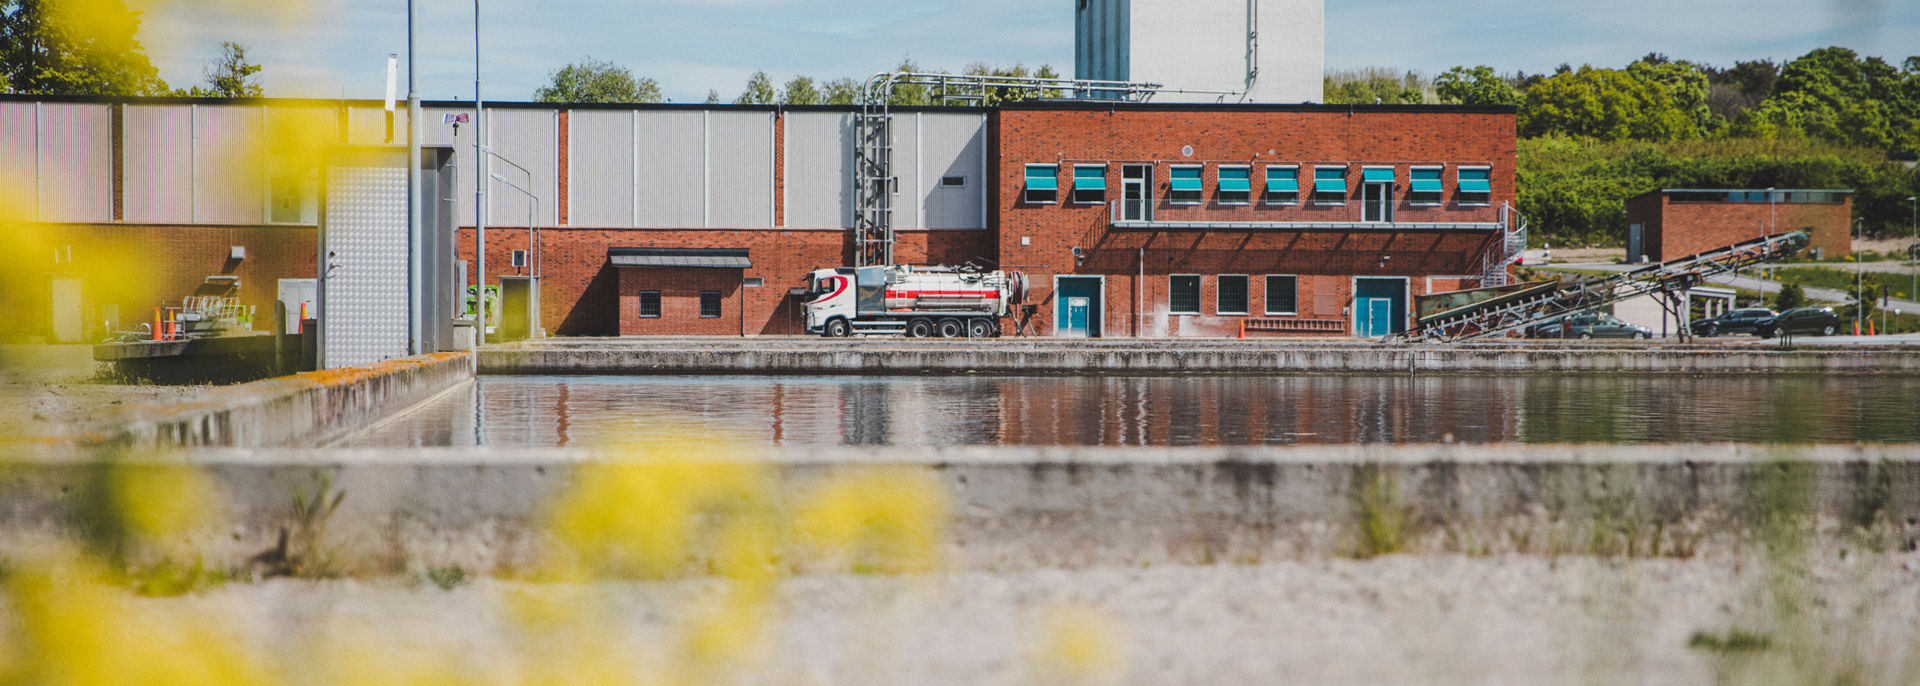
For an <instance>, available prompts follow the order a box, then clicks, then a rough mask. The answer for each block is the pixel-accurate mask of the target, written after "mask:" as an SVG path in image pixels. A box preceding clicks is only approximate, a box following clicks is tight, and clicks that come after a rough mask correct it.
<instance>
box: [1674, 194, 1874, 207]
mask: <svg viewBox="0 0 1920 686" xmlns="http://www.w3.org/2000/svg"><path fill="white" fill-rule="evenodd" d="M1847 195H1848V194H1847V193H1846V192H1844V191H1672V192H1670V193H1668V194H1667V197H1668V198H1670V199H1672V200H1673V201H1674V202H1756V203H1757V202H1781V203H1808V204H1816V203H1817V204H1824V205H1837V204H1840V203H1842V202H1845V201H1846V199H1847V198H1846V196H1847Z"/></svg>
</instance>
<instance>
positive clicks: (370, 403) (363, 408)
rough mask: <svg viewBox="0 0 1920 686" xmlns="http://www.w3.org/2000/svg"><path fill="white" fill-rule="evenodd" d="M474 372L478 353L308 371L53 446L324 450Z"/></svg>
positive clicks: (136, 411) (112, 424) (125, 417)
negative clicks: (316, 447) (313, 448)
mask: <svg viewBox="0 0 1920 686" xmlns="http://www.w3.org/2000/svg"><path fill="white" fill-rule="evenodd" d="M473 374H474V359H473V355H472V354H471V353H464V352H456V353H434V354H430V355H420V356H417V357H408V358H402V359H398V360H389V361H387V362H382V363H379V364H375V365H370V366H366V367H349V368H345V369H329V370H323V371H317V372H304V373H301V374H295V375H293V376H283V377H278V378H273V379H265V380H262V381H255V382H252V383H245V384H240V385H237V386H225V387H220V388H214V389H211V390H208V391H207V392H206V393H204V394H201V395H200V396H198V397H196V398H194V399H192V400H189V401H184V402H175V403H167V404H145V405H133V406H128V407H124V408H121V409H120V410H118V411H116V412H115V413H113V415H111V416H110V417H109V418H107V419H105V420H102V421H101V422H100V423H98V424H96V425H94V427H93V428H92V429H90V430H89V431H87V432H85V433H82V434H79V435H74V436H69V437H64V438H61V439H58V440H56V441H53V442H55V443H66V444H72V445H80V446H92V445H115V446H128V447H138V448H177V447H191V446H225V447H255V448H264V447H278V446H315V445H322V444H325V443H326V442H328V441H331V440H333V439H336V438H340V437H341V436H345V435H348V434H350V433H353V432H355V431H359V430H361V429H364V428H366V426H368V425H370V424H371V423H373V422H376V421H378V420H380V419H382V418H385V417H389V416H392V415H396V414H399V413H401V412H404V411H406V410H408V409H410V408H412V407H414V406H415V405H418V404H420V403H422V402H425V401H426V400H428V399H431V398H432V397H434V396H435V395H438V394H439V393H441V392H442V391H445V390H447V389H449V388H452V387H454V386H455V385H457V384H460V383H462V382H465V381H468V380H470V379H472V378H473Z"/></svg>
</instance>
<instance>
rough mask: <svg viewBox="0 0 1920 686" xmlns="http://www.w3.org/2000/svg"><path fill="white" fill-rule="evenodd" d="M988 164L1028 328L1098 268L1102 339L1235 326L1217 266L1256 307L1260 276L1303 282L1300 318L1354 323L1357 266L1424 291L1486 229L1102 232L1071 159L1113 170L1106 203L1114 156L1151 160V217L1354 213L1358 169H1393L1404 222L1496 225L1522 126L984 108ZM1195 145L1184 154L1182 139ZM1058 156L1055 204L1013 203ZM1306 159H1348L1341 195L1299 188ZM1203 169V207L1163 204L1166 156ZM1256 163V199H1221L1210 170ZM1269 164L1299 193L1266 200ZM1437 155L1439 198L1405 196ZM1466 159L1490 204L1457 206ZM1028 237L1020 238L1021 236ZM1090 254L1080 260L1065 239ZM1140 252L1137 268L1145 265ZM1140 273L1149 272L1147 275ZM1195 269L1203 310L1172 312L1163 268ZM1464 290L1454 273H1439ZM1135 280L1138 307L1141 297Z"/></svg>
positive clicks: (1335, 218)
mask: <svg viewBox="0 0 1920 686" xmlns="http://www.w3.org/2000/svg"><path fill="white" fill-rule="evenodd" d="M992 121H993V123H992V124H991V125H992V126H993V127H994V135H993V137H992V140H993V141H994V143H995V144H996V145H995V150H994V151H993V153H992V154H993V155H994V156H995V158H996V159H997V160H998V161H999V166H998V171H997V173H996V174H994V179H993V182H994V191H993V192H994V197H995V198H996V214H997V220H998V221H997V222H996V224H995V229H996V231H997V233H998V235H999V236H1000V239H999V260H1000V263H1001V264H1002V265H1003V266H1005V267H1006V268H1009V269H1019V270H1022V271H1025V272H1027V273H1028V276H1029V278H1030V279H1031V281H1032V283H1033V286H1034V288H1033V290H1034V296H1033V297H1030V298H1029V299H1028V302H1029V303H1030V304H1034V305H1037V306H1038V307H1039V309H1038V313H1037V314H1036V316H1035V317H1034V319H1033V323H1032V326H1030V327H1029V329H1028V330H1029V331H1030V332H1031V333H1034V334H1038V335H1049V334H1050V333H1051V332H1052V328H1053V326H1052V323H1053V308H1052V302H1051V299H1052V297H1053V277H1054V276H1055V275H1075V274H1079V275H1096V274H1097V275H1105V276H1106V291H1105V297H1104V304H1105V306H1104V308H1103V311H1104V322H1103V324H1104V327H1103V328H1104V333H1105V335H1109V336H1113V335H1136V334H1137V335H1142V336H1162V335H1165V336H1183V335H1192V336H1226V335H1233V334H1236V333H1238V330H1239V326H1240V321H1241V320H1242V319H1244V317H1242V316H1222V315H1217V314H1214V313H1213V312H1214V309H1215V308H1214V304H1215V302H1216V300H1215V298H1216V295H1217V288H1216V287H1217V283H1218V280H1217V279H1216V278H1215V276H1216V275H1218V274H1246V275H1249V276H1250V277H1251V278H1250V279H1249V282H1250V287H1249V291H1250V293H1249V306H1248V309H1249V311H1250V312H1251V313H1253V314H1252V315H1251V316H1262V315H1261V314H1260V313H1261V312H1263V308H1264V306H1265V301H1264V297H1263V296H1264V292H1263V291H1264V288H1263V287H1262V286H1263V285H1264V280H1263V279H1262V278H1261V276H1263V275H1265V274H1295V275H1300V276H1301V278H1300V279H1299V295H1298V301H1299V312H1300V314H1299V315H1298V316H1300V317H1302V318H1310V319H1348V320H1350V315H1348V314H1347V313H1346V312H1345V311H1344V310H1345V309H1346V308H1348V307H1349V306H1350V305H1351V298H1352V283H1353V281H1352V280H1353V277H1355V276H1408V277H1415V278H1412V280H1411V283H1412V286H1411V288H1412V290H1413V291H1414V293H1416V294H1418V293H1424V292H1426V289H1427V288H1428V280H1427V279H1426V278H1425V277H1428V276H1459V275H1470V274H1474V273H1476V272H1477V271H1478V269H1479V262H1480V256H1481V254H1482V253H1483V252H1484V251H1485V250H1486V249H1488V248H1489V247H1491V245H1492V243H1491V241H1492V239H1493V237H1494V234H1493V232H1489V231H1461V230H1447V231H1433V230H1429V231H1413V230H1406V231H1376V230H1353V231H1334V230H1275V229H1219V228H1208V229H1178V230H1169V229H1155V230H1141V229H1109V228H1108V222H1109V216H1108V214H1109V211H1108V209H1107V206H1106V205H1077V204H1074V203H1072V202H1071V198H1070V190H1069V186H1070V181H1071V174H1072V171H1071V165H1073V164H1075V163H1082V164H1086V163H1103V164H1106V165H1107V166H1108V173H1107V183H1108V192H1107V199H1108V200H1109V201H1112V200H1115V199H1118V198H1119V197H1120V168H1121V166H1122V165H1123V164H1141V163H1152V164H1154V165H1155V169H1154V179H1153V181H1154V186H1155V188H1154V192H1153V195H1154V198H1155V199H1156V203H1157V204H1156V207H1155V209H1154V218H1155V219H1156V220H1159V221H1233V222H1240V221H1272V222H1354V221H1359V220H1360V219H1361V217H1362V214H1361V212H1362V208H1361V205H1360V195H1359V194H1360V183H1359V179H1360V173H1361V171H1360V170H1361V166H1362V165H1369V166H1372V165H1380V166H1384V165H1392V166H1394V167H1395V170H1396V179H1397V184H1396V189H1395V196H1396V197H1395V203H1396V207H1395V217H1394V219H1395V220H1396V221H1399V222H1423V221H1428V222H1494V221H1497V220H1498V218H1499V206H1500V205H1501V204H1502V203H1504V202H1509V201H1510V200H1511V199H1512V198H1513V197H1514V160H1515V133H1514V116H1513V115H1512V114H1510V113H1494V114H1488V113H1472V112H1448V111H1432V110H1429V111H1421V112H1407V111H1400V112H1394V111H1367V110H1366V109H1365V108H1359V109H1357V110H1349V109H1346V108H1337V109H1336V108H1326V109H1322V110H1304V111H1284V110H1268V111H1218V110H1198V111H1167V110H1129V109H1125V108H1117V109H1114V110H1086V109H1064V110H1046V109H1033V110H1028V109H1008V110H1001V111H999V112H997V113H995V115H994V117H993V120H992ZM1187 146H1191V147H1192V154H1191V156H1189V155H1187V154H1186V151H1185V148H1186V147H1187ZM1029 163H1039V164H1059V165H1060V167H1061V172H1060V188H1061V190H1060V200H1059V201H1058V202H1055V203H1048V204H1038V205H1031V204H1027V203H1025V202H1023V201H1022V197H1021V196H1022V191H1023V190H1024V187H1025V179H1024V177H1025V173H1026V172H1025V165H1027V164H1029ZM1315 163H1341V164H1346V165H1347V166H1348V170H1347V187H1348V190H1349V192H1350V197H1349V198H1348V200H1347V204H1346V205H1345V206H1319V205H1315V204H1313V203H1312V202H1311V200H1310V199H1309V198H1308V197H1307V196H1308V194H1309V192H1310V190H1311V180H1312V178H1313V174H1312V170H1311V167H1312V166H1313V165H1314V164H1315ZM1175 164H1204V165H1206V166H1205V169H1204V171H1203V179H1204V181H1205V186H1204V187H1205V189H1206V190H1205V193H1204V194H1203V198H1204V201H1203V204H1201V205H1197V206H1181V205H1171V204H1169V203H1167V202H1166V197H1167V190H1168V179H1169V170H1168V168H1169V166H1170V165H1175ZM1219 164H1245V165H1249V166H1251V167H1252V168H1253V171H1252V184H1253V188H1254V193H1253V197H1252V199H1251V204H1249V205H1244V206H1232V205H1221V204H1219V203H1218V202H1217V201H1216V199H1215V197H1214V195H1213V193H1214V189H1215V188H1216V183H1215V182H1216V177H1217V165H1219ZM1268 164H1298V165H1300V167H1301V179H1302V183H1301V191H1302V192H1301V196H1302V197H1301V199H1302V203H1301V204H1299V205H1293V206H1267V205H1263V204H1261V199H1260V191H1261V190H1262V189H1263V188H1264V187H1265V169H1264V167H1265V166H1266V165H1268ZM1427 164H1445V165H1447V170H1446V172H1445V174H1444V176H1443V178H1444V181H1445V188H1446V189H1447V194H1446V195H1445V196H1443V197H1444V204H1443V205H1441V206H1439V207H1414V206H1412V205H1409V204H1408V203H1407V200H1406V196H1407V192H1406V191H1407V180H1408V178H1409V171H1408V168H1409V167H1410V166H1413V165H1427ZM1459 165H1487V166H1489V167H1491V168H1492V186H1493V193H1492V203H1491V206H1488V207H1473V206H1463V205H1461V204H1459V203H1458V199H1457V197H1456V196H1455V194H1454V191H1453V189H1454V188H1455V187H1456V183H1455V174H1456V173H1457V167H1458V166H1459ZM1023 239H1024V241H1025V244H1023ZM1074 247H1079V248H1081V249H1082V251H1083V252H1084V255H1085V256H1084V257H1083V258H1081V259H1078V260H1076V259H1075V258H1074V256H1073V254H1072V248H1074ZM1142 249H1144V251H1145V253H1144V265H1143V264H1142V259H1143V258H1142V253H1141V251H1142ZM1142 269H1144V271H1145V278H1144V279H1140V278H1139V277H1138V276H1137V274H1139V273H1140V272H1141V271H1142ZM1170 274H1201V275H1203V277H1204V278H1202V279H1201V284H1202V285H1201V303H1202V308H1201V309H1202V312H1203V313H1205V314H1202V315H1199V316H1186V315H1169V314H1167V312H1166V307H1167V300H1168V293H1167V291H1168V278H1167V277H1168V275H1170ZM1441 283H1444V284H1446V285H1448V286H1457V285H1459V284H1460V283H1461V282H1460V281H1459V280H1443V281H1441V282H1439V283H1436V284H1435V285H1436V286H1438V285H1440V284H1441ZM1136 288H1137V289H1138V296H1137V297H1138V300H1139V302H1140V305H1139V306H1138V307H1137V308H1136V305H1135V302H1136Z"/></svg>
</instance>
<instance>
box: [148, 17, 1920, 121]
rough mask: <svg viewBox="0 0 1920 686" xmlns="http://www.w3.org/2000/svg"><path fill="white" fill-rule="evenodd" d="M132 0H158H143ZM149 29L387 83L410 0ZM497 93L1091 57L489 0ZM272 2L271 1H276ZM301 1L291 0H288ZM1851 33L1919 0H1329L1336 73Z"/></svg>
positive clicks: (278, 63)
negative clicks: (637, 79) (594, 82)
mask: <svg viewBox="0 0 1920 686" xmlns="http://www.w3.org/2000/svg"><path fill="white" fill-rule="evenodd" d="M417 2H418V11H419V17H420V18H419V22H420V24H419V26H420V31H419V33H420V35H421V36H422V40H421V45H420V59H419V62H418V63H417V66H416V68H417V70H418V74H419V79H420V84H421V88H420V95H421V97H422V98H423V99H427V100H454V99H458V100H470V99H472V97H473V92H474V24H473V16H474V3H473V2H466V1H459V0H455V1H449V0H417ZM130 4H140V3H139V2H138V1H137V0H136V2H134V3H130ZM145 4H146V5H147V11H146V14H145V16H144V25H143V28H142V33H141V39H142V41H143V42H144V43H145V44H146V46H147V49H148V53H149V55H150V56H151V57H153V60H154V64H155V65H156V66H157V67H159V68H160V71H161V76H162V77H163V78H165V79H166V80H167V81H168V83H170V84H172V85H173V86H175V87H182V88H184V87H186V86H190V85H194V84H197V83H201V82H202V81H203V70H204V68H205V66H206V64H207V63H208V62H209V61H211V60H212V59H214V58H215V57H216V56H217V55H218V52H219V44H220V43H221V42H222V41H235V42H239V43H242V44H244V45H246V46H248V57H249V59H250V60H251V61H253V62H255V63H258V64H260V65H262V66H263V67H264V70H263V71H262V72H261V76H262V79H263V83H264V84H265V86H266V94H267V95H269V96H275V97H316V98H340V97H346V98H369V99H378V98H380V97H383V95H384V93H385V79H386V57H387V55H388V54H389V53H399V54H401V57H402V68H401V72H402V73H401V86H400V93H401V97H403V98H404V97H405V93H406V85H405V79H406V75H405V52H406V47H407V46H406V37H407V34H406V9H405V7H406V6H405V3H404V2H402V1H401V0H379V1H376V0H146V2H145ZM479 5H480V13H481V15H480V19H481V26H480V42H481V46H482V51H481V55H480V57H481V70H482V71H481V76H482V85H483V95H485V97H486V98H487V99H488V100H522V101H524V100H531V99H533V92H534V90H535V89H536V88H538V87H539V86H540V85H542V84H544V83H546V81H547V79H548V78H549V76H550V74H551V73H552V72H553V71H554V70H557V69H559V68H560V67H562V66H565V65H566V64H568V63H570V62H575V61H579V60H582V59H584V58H587V57H592V58H594V59H598V60H607V61H611V62H614V63H617V64H619V65H622V66H625V67H627V68H628V69H630V70H632V71H633V73H634V74H635V75H636V76H643V77H650V78H653V79H654V80H656V81H658V82H659V83H660V86H661V89H662V90H663V92H664V93H665V94H666V96H667V97H668V98H670V99H672V100H673V101H675V102H700V101H702V100H704V99H705V98H706V95H707V91H708V90H709V89H712V90H715V91H718V92H719V93H720V95H721V97H722V98H724V99H726V100H732V99H733V97H734V96H735V95H737V94H739V93H740V91H741V89H742V88H743V87H744V86H745V84H746V82H747V79H748V77H749V76H751V75H752V74H753V72H755V71H766V72H767V73H768V74H769V75H770V76H772V77H773V79H774V81H775V82H776V84H778V83H784V82H785V81H786V80H787V79H789V78H791V77H793V76H795V75H801V74H804V75H807V76H811V77H814V78H815V79H816V80H821V81H824V80H827V79H832V78H837V77H843V76H845V77H854V78H856V79H859V78H864V77H866V76H868V75H871V74H873V73H874V72H877V71H882V70H887V69H890V68H892V67H894V66H897V65H898V64H899V63H900V61H901V60H903V59H912V60H913V61H915V62H916V63H918V64H919V65H920V66H921V67H923V68H927V69H932V70H948V71H958V70H960V69H962V68H964V67H965V66H966V65H967V64H969V63H972V62H986V63H989V64H995V65H1011V64H1014V63H1022V64H1026V65H1028V66H1030V67H1033V66H1038V65H1041V64H1051V65H1054V66H1055V67H1056V69H1058V70H1059V71H1060V72H1061V73H1063V74H1067V75H1071V74H1072V71H1073V12H1074V10H1073V6H1072V4H1071V3H1069V2H1066V1H1064V0H1054V1H1051V2H1048V1H1044V0H974V1H972V2H953V1H950V0H918V1H902V0H891V1H889V0H480V2H479ZM258 7H269V8H273V9H271V10H265V11H263V10H260V9H256V8H258ZM289 8H291V9H289ZM1829 45H1839V46H1843V47H1847V48H1851V49H1853V50H1855V51H1857V52H1860V53H1862V54H1864V55H1877V56H1880V57H1882V58H1885V59H1887V60H1888V61H1889V62H1892V63H1894V64H1896V65H1897V64H1899V62H1900V60H1901V59H1902V58H1904V57H1907V56H1909V55H1920V1H1916V0H1608V1H1606V2H1569V1H1567V0H1327V2H1326V66H1327V69H1328V70H1348V69H1359V68H1364V67H1387V68H1392V69H1397V70H1413V71H1419V72H1422V73H1425V74H1427V75H1429V76H1432V75H1436V74H1438V73H1440V72H1442V71H1445V70H1446V69H1447V68H1449V67H1452V66H1455V65H1479V64H1485V65H1489V66H1492V67H1494V68H1495V69H1497V70H1499V71H1501V72H1512V71H1516V70H1518V71H1527V72H1543V71H1551V70H1552V69H1553V68H1554V67H1556V66H1558V65H1560V64H1562V63H1567V64H1571V65H1574V66H1579V65H1581V64H1592V65H1594V66H1601V67H1620V66H1624V65H1625V64H1627V63H1628V62H1631V61H1633V60H1634V59H1636V58H1638V57H1640V56H1642V55H1645V54H1647V53H1650V52H1660V53H1665V54H1666V55H1668V56H1670V57H1673V58H1675V59H1688V60H1693V61H1695V62H1702V63H1706V64H1714V65H1721V66H1731V65H1732V64H1733V62H1734V61H1736V60H1750V59H1762V58H1766V59H1773V60H1775V61H1776V62H1784V61H1786V60H1789V59H1792V58H1794V57H1797V56H1800V55H1803V54H1805V53H1807V52H1809V51H1811V50H1813V49H1815V48H1821V47H1826V46H1829Z"/></svg>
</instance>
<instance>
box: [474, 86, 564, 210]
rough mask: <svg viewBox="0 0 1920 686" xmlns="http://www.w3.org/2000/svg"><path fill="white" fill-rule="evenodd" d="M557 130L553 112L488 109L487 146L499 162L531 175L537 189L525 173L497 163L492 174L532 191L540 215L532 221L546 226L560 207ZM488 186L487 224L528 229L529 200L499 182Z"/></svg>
mask: <svg viewBox="0 0 1920 686" xmlns="http://www.w3.org/2000/svg"><path fill="white" fill-rule="evenodd" d="M558 131H559V122H558V121H557V120H556V117H555V111H554V110H549V109H531V110H524V109H494V108H491V107H489V108H487V133H486V137H487V141H488V143H487V147H489V148H492V149H493V151H494V152H495V153H497V154H498V155H499V156H500V157H501V158H505V159H506V160H509V161H512V162H513V163H514V164H518V165H520V166H522V167H525V168H526V169H527V170H528V171H529V172H532V183H533V185H532V186H527V182H528V175H527V174H526V173H524V172H521V171H520V170H519V169H515V168H513V166H512V165H508V164H505V163H502V162H499V161H497V160H496V161H495V162H494V163H493V172H494V173H496V174H499V175H500V176H501V177H502V178H507V179H512V180H513V181H514V183H516V184H519V185H520V186H521V187H523V188H527V190H530V191H533V194H534V196H535V197H538V198H539V199H540V203H539V205H540V207H539V211H540V214H539V216H537V217H535V218H534V221H535V222H538V223H539V224H541V225H542V226H553V225H554V223H555V217H557V216H559V206H558V205H557V204H556V203H555V199H556V196H555V193H556V192H557V190H558V186H559V176H558V169H557V168H556V166H557V164H558V162H557V160H556V159H555V156H556V155H557V154H558V153H559V149H558V139H557V136H558ZM489 188H490V190H489V191H488V193H487V225H488V226H526V225H527V209H528V207H527V206H528V204H529V201H528V200H527V196H525V195H523V194H521V193H520V192H519V191H516V190H513V189H512V188H508V187H506V185H505V184H501V183H497V182H496V183H494V184H493V185H492V186H490V187H489Z"/></svg>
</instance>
